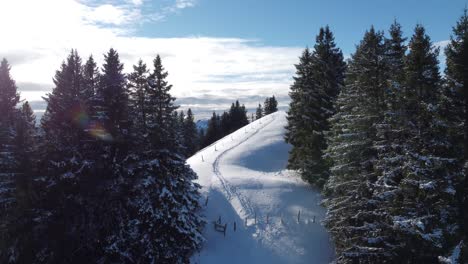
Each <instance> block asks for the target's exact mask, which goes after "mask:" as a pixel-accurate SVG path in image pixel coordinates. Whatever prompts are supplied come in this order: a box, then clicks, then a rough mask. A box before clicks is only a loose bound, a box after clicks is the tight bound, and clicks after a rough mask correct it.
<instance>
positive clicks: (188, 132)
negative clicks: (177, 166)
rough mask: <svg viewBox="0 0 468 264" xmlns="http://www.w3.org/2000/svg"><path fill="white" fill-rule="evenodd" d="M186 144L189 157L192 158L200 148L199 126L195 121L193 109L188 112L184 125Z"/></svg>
mask: <svg viewBox="0 0 468 264" xmlns="http://www.w3.org/2000/svg"><path fill="white" fill-rule="evenodd" d="M183 133H184V142H185V147H186V149H187V154H186V156H187V157H190V156H192V155H193V154H195V152H196V151H197V150H198V148H199V138H198V131H197V125H196V124H195V121H194V116H193V113H192V109H190V108H189V109H188V110H187V117H186V118H185V119H184V123H183Z"/></svg>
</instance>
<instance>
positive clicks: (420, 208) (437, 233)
mask: <svg viewBox="0 0 468 264" xmlns="http://www.w3.org/2000/svg"><path fill="white" fill-rule="evenodd" d="M409 50H410V52H409V53H408V55H407V57H406V61H405V74H406V79H405V90H404V91H403V92H404V96H405V100H406V102H405V105H406V106H407V107H405V108H406V109H405V112H406V116H407V117H409V120H408V122H406V123H405V126H404V129H405V130H406V131H407V133H409V137H408V138H406V140H407V143H406V144H405V146H404V147H405V155H406V157H405V163H404V165H403V166H402V174H403V179H402V180H401V182H400V186H399V188H400V192H401V193H399V195H398V197H397V198H396V200H395V201H394V206H395V210H394V212H393V224H394V228H395V230H396V233H397V236H399V237H402V240H403V241H404V243H406V244H407V246H406V247H405V246H404V244H403V245H402V248H400V253H399V256H400V257H401V258H402V259H408V260H411V261H413V262H436V261H437V259H438V256H439V255H440V254H444V253H446V251H447V248H446V247H447V241H446V240H445V238H446V237H450V236H453V235H454V233H453V232H454V231H456V228H457V227H456V225H455V216H456V209H455V208H454V206H453V205H454V204H455V186H456V183H457V178H459V176H457V174H458V175H459V169H458V168H457V166H456V158H455V156H454V153H453V149H454V148H453V147H452V146H450V140H449V138H448V137H447V132H448V130H447V129H448V127H447V126H446V124H445V123H444V122H443V121H442V118H441V116H440V108H439V100H440V94H441V80H440V75H439V67H438V61H437V56H438V53H439V51H438V49H435V48H433V47H432V43H431V41H430V38H429V36H427V35H426V34H425V29H424V27H422V26H421V25H417V26H416V28H415V32H414V35H413V37H412V38H411V40H410V42H409ZM409 245H411V250H409V249H408V247H409Z"/></svg>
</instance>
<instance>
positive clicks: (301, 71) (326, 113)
mask: <svg viewBox="0 0 468 264" xmlns="http://www.w3.org/2000/svg"><path fill="white" fill-rule="evenodd" d="M296 69H297V71H296V77H294V84H293V85H292V87H291V92H290V96H291V103H290V108H289V111H288V126H287V127H286V129H287V133H286V141H287V142H288V143H290V144H291V145H292V146H293V148H292V149H291V151H290V157H289V161H288V168H290V169H295V170H298V171H299V172H300V173H301V175H302V177H303V178H304V179H305V180H307V181H308V182H310V183H311V184H313V185H316V186H318V187H322V186H323V184H324V183H325V181H326V180H327V178H328V174H329V172H328V167H329V164H328V163H327V162H326V161H325V159H323V151H324V149H326V147H327V144H326V141H325V137H324V133H325V132H326V131H327V130H328V129H329V123H328V118H329V117H330V116H331V115H332V114H333V113H334V112H335V110H334V102H335V100H336V96H337V95H338V92H339V91H340V89H341V86H342V85H343V79H344V70H345V63H344V62H343V55H342V53H341V51H340V49H338V48H337V47H336V45H335V42H334V37H333V34H332V33H331V31H330V29H329V28H328V27H326V28H321V29H320V33H319V35H318V36H317V38H316V44H315V46H314V51H313V52H312V53H310V51H309V49H306V50H305V51H304V53H303V54H302V57H301V59H300V63H299V64H298V65H296ZM267 101H268V99H267ZM269 101H270V102H269V105H272V106H271V107H272V108H273V106H274V109H276V103H274V102H276V100H275V99H274V96H273V97H272V98H271V99H270V100H269ZM265 109H267V106H265ZM265 112H267V111H266V110H265Z"/></svg>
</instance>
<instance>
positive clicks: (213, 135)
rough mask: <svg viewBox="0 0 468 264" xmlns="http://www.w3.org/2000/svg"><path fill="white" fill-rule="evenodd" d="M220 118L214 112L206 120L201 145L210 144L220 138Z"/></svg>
mask: <svg viewBox="0 0 468 264" xmlns="http://www.w3.org/2000/svg"><path fill="white" fill-rule="evenodd" d="M220 119H221V118H220V117H219V115H217V114H216V113H215V112H213V115H212V116H211V119H210V120H209V121H208V127H207V128H206V133H205V137H204V138H203V147H206V146H209V145H211V144H212V143H213V142H215V141H216V140H218V139H220V138H221V135H222V133H221V120H220Z"/></svg>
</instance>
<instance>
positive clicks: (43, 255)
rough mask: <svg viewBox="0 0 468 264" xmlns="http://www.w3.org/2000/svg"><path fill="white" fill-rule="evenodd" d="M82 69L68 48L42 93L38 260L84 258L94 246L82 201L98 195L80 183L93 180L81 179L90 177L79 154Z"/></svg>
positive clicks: (86, 163) (82, 137) (88, 166)
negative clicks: (44, 105)
mask: <svg viewBox="0 0 468 264" xmlns="http://www.w3.org/2000/svg"><path fill="white" fill-rule="evenodd" d="M82 71H83V67H82V65H81V58H80V57H79V55H78V53H77V52H76V51H75V50H72V51H71V53H70V55H69V56H68V58H67V59H66V61H65V62H63V63H62V66H61V68H60V70H58V71H57V72H56V74H55V77H54V84H55V87H54V89H53V91H52V93H51V94H48V95H47V97H46V98H44V99H45V100H46V102H47V103H48V105H47V109H46V112H45V114H44V116H43V118H42V120H41V124H42V128H43V130H44V132H45V140H46V144H45V154H46V159H45V160H44V164H45V165H44V168H43V169H42V171H41V173H42V175H44V177H42V178H41V181H40V182H39V185H38V188H39V189H40V194H41V197H40V205H41V207H40V209H41V212H42V216H41V217H39V218H38V219H40V221H39V223H37V224H38V226H39V227H40V228H38V231H40V235H41V236H43V237H42V239H43V243H41V244H40V248H39V249H38V250H39V252H37V255H36V257H37V261H39V262H41V261H42V262H63V261H65V260H67V259H68V258H70V257H73V259H76V260H77V261H90V260H91V258H90V255H88V254H89V253H90V252H95V250H97V249H95V248H94V247H95V246H96V244H97V243H96V241H90V239H88V235H90V236H93V238H96V237H95V235H96V234H90V232H91V231H92V230H88V224H89V221H91V217H90V216H89V215H87V213H88V212H89V211H91V212H92V210H91V208H87V206H86V204H87V203H88V202H89V204H87V205H88V206H91V207H93V206H94V202H97V201H98V200H99V199H97V200H96V201H92V202H90V201H89V196H87V195H86V194H87V193H88V192H91V190H89V189H87V188H86V187H91V186H96V185H98V184H89V183H87V181H88V180H89V179H93V180H94V179H95V177H89V176H91V175H89V174H88V172H89V171H91V170H92V162H90V160H89V159H88V158H87V157H85V156H84V154H83V153H84V150H85V147H84V145H83V144H82V143H83V142H85V141H86V140H87V139H88V136H87V134H86V132H85V130H86V127H84V125H85V123H86V115H87V113H86V112H85V111H84V108H83V107H82V106H83V101H82V99H83V97H82V93H81V92H82V91H83V84H84V83H83V74H82ZM85 103H86V102H85ZM93 176H95V175H93ZM93 183H95V182H93ZM95 188H96V187H95ZM97 212H98V211H95V212H94V213H97ZM96 217H97V218H99V219H100V217H99V215H96ZM95 221H96V220H95ZM91 222H92V221H91ZM96 240H97V239H96ZM93 242H94V243H93ZM88 243H90V244H88ZM88 246H89V247H88ZM80 249H81V250H80Z"/></svg>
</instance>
